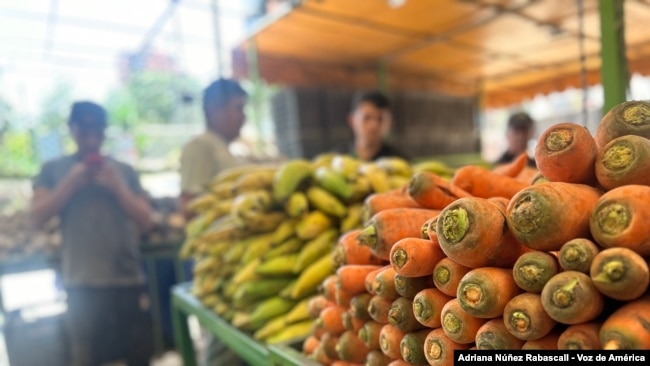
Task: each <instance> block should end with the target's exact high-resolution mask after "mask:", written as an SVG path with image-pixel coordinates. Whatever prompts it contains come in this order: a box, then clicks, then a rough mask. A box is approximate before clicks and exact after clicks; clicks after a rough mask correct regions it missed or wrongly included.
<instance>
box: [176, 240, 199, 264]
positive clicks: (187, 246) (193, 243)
mask: <svg viewBox="0 0 650 366" xmlns="http://www.w3.org/2000/svg"><path fill="white" fill-rule="evenodd" d="M197 243H198V241H197V240H196V239H195V238H191V237H187V238H185V241H183V245H181V249H180V250H179V252H178V255H179V257H181V259H190V257H192V255H193V254H194V253H195V252H196V247H197Z"/></svg>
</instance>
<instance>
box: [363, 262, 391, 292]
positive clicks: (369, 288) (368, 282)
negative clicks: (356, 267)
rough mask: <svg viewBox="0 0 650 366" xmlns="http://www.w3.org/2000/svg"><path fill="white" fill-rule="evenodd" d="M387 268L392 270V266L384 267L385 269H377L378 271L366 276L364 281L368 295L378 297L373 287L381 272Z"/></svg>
mask: <svg viewBox="0 0 650 366" xmlns="http://www.w3.org/2000/svg"><path fill="white" fill-rule="evenodd" d="M386 268H391V266H383V267H381V268H378V269H376V270H374V271H372V272H370V273H368V274H367V275H366V278H365V279H364V285H365V286H366V292H367V293H369V294H372V295H376V294H375V290H374V289H373V288H372V286H373V284H374V283H375V278H376V277H377V275H378V274H379V273H380V272H381V271H383V270H385V269H386Z"/></svg>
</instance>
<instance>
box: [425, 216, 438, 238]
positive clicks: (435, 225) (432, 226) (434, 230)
mask: <svg viewBox="0 0 650 366" xmlns="http://www.w3.org/2000/svg"><path fill="white" fill-rule="evenodd" d="M429 230H430V231H431V232H432V233H438V218H435V219H433V220H431V222H430V223H429ZM428 234H429V233H427V235H428Z"/></svg>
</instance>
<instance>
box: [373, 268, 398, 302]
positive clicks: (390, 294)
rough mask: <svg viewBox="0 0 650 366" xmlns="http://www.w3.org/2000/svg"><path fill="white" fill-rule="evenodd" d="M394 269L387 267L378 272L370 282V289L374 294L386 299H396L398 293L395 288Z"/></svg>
mask: <svg viewBox="0 0 650 366" xmlns="http://www.w3.org/2000/svg"><path fill="white" fill-rule="evenodd" d="M396 274H397V273H396V272H395V269H393V267H388V268H386V269H384V270H383V271H381V272H379V274H377V276H376V277H375V281H374V282H373V283H372V290H373V292H374V293H375V294H377V295H379V296H382V297H384V298H387V299H391V300H394V299H397V298H398V297H399V294H398V293H397V290H396V289H395V275H396Z"/></svg>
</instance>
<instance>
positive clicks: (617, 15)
mask: <svg viewBox="0 0 650 366" xmlns="http://www.w3.org/2000/svg"><path fill="white" fill-rule="evenodd" d="M598 8H599V10H600V34H601V37H600V42H601V46H600V47H601V49H600V54H601V58H602V68H601V77H602V84H603V91H604V94H605V96H604V100H605V101H604V105H603V113H606V112H607V111H609V110H610V109H611V108H612V107H614V106H615V105H617V104H619V103H622V102H624V101H625V93H626V90H627V87H628V72H627V58H626V56H625V35H624V29H625V23H624V15H623V1H617V0H599V1H598Z"/></svg>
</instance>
